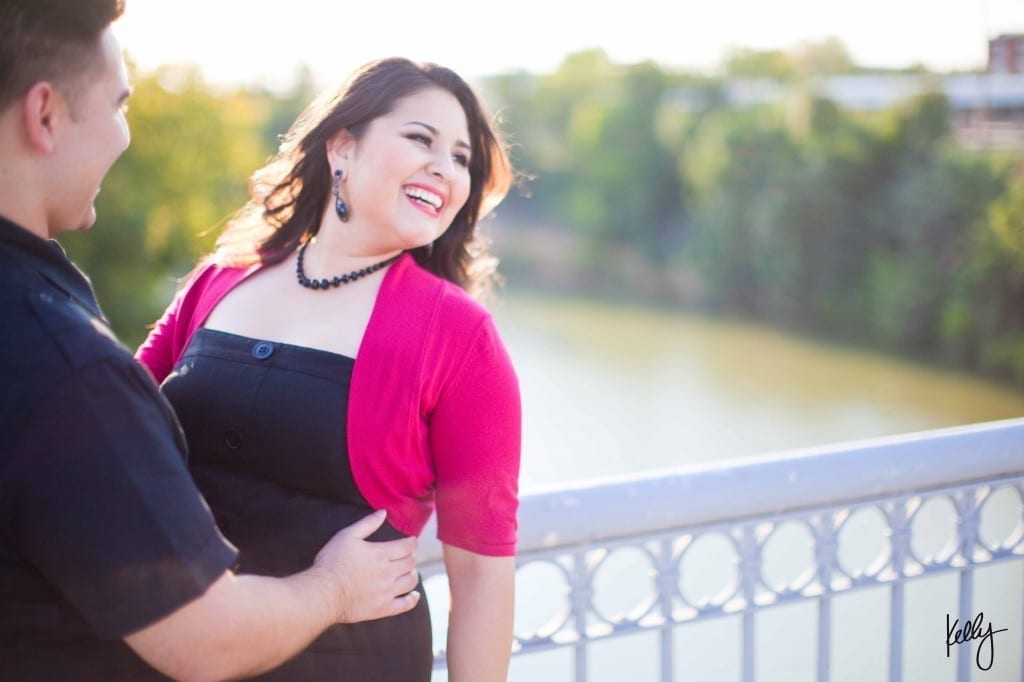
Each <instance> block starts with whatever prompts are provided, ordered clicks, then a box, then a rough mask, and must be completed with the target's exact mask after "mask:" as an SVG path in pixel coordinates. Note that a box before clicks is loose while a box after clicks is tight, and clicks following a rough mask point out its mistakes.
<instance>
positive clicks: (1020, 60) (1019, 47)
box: [988, 33, 1024, 73]
mask: <svg viewBox="0 0 1024 682" xmlns="http://www.w3.org/2000/svg"><path fill="white" fill-rule="evenodd" d="M988 72H989V73H1024V33H1007V34H1003V35H1001V36H997V37H995V38H992V39H991V40H989V41H988Z"/></svg>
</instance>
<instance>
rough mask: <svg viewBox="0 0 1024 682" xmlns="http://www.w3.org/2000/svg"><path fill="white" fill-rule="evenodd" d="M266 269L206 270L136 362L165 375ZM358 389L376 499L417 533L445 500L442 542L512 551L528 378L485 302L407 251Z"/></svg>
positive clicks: (365, 346) (387, 289)
mask: <svg viewBox="0 0 1024 682" xmlns="http://www.w3.org/2000/svg"><path fill="white" fill-rule="evenodd" d="M258 269H259V266H253V267H250V268H246V269H241V268H223V267H220V266H216V265H210V266H207V267H206V268H204V269H202V270H201V271H200V272H199V273H198V274H197V275H196V276H195V277H194V278H193V279H192V280H191V281H190V282H189V283H188V284H187V285H186V286H185V287H184V288H183V289H182V290H181V291H180V292H179V293H178V295H177V296H176V297H175V299H174V301H173V302H172V303H171V305H170V307H169V308H168V309H167V311H166V312H165V313H164V315H163V317H162V318H160V320H159V321H158V322H157V323H156V325H155V327H154V329H153V331H152V332H151V333H150V335H149V337H148V338H147V339H146V341H145V342H144V343H143V344H142V346H140V347H139V350H138V351H137V352H136V354H135V357H136V359H137V360H138V361H139V362H141V363H142V364H143V365H145V366H146V367H147V368H149V370H150V372H151V373H152V374H153V376H154V378H155V379H156V380H157V382H162V381H163V380H164V378H165V377H166V376H167V375H168V374H169V373H170V372H171V370H172V368H173V367H174V365H175V364H176V363H177V362H178V360H179V359H180V358H181V356H182V354H183V353H184V350H185V347H186V346H187V345H188V342H189V339H191V338H192V334H193V333H194V332H195V330H196V329H198V328H199V327H201V326H202V325H203V322H204V321H205V320H206V318H207V317H208V316H209V314H210V313H211V312H212V311H213V309H214V307H215V306H216V305H217V303H218V302H219V301H220V300H221V299H222V298H223V297H224V295H225V294H227V292H228V291H230V290H231V289H232V288H233V287H234V286H235V285H236V284H238V283H239V282H240V281H242V280H243V279H244V278H245V277H247V276H248V275H250V274H252V273H253V272H255V271H256V270H258ZM271 340H272V339H271ZM349 390H350V392H351V393H350V400H349V403H348V406H349V407H348V450H349V459H350V462H351V467H352V476H353V478H354V480H355V482H356V485H357V486H359V490H360V492H362V494H363V496H364V497H365V498H366V500H367V501H368V502H369V503H370V504H371V505H372V506H373V507H374V508H377V509H387V511H388V521H389V522H390V523H391V524H392V525H393V526H394V527H395V528H396V529H398V530H400V531H401V532H403V533H405V534H407V535H419V533H420V532H421V531H422V530H423V526H424V525H425V524H426V522H427V519H428V518H430V514H431V511H432V510H433V508H434V505H435V502H436V506H437V527H438V532H437V536H438V539H440V540H441V541H442V542H444V543H447V544H451V545H454V546H456V547H460V548H462V549H466V550H469V551H471V552H475V553H477V554H484V555H488V556H511V555H513V554H515V543H516V511H517V508H518V504H519V502H518V478H519V449H520V422H521V412H520V402H519V384H518V380H517V379H516V375H515V371H514V370H513V368H512V363H511V361H510V359H509V357H508V353H507V352H506V350H505V347H504V346H503V345H502V342H501V339H500V338H499V337H498V332H497V329H496V328H495V326H494V322H493V320H492V318H491V316H490V314H489V313H488V312H487V311H486V310H485V309H484V308H483V307H481V306H480V304H479V303H477V302H476V301H474V300H473V299H472V298H470V297H469V296H468V295H467V294H466V293H465V292H463V291H462V290H461V289H459V288H458V287H457V286H455V285H453V284H451V283H450V282H447V281H445V280H443V279H441V278H438V277H436V276H434V275H432V274H430V273H428V272H427V271H426V270H424V269H423V268H421V267H420V266H419V265H417V264H416V262H415V261H414V260H413V259H412V257H411V256H409V255H408V254H406V255H405V256H403V257H402V258H400V259H399V260H398V261H397V262H396V263H395V264H394V265H392V266H391V267H390V268H389V269H388V271H387V273H385V276H384V281H383V282H382V283H381V287H380V292H379V293H378V294H377V300H376V303H375V304H374V309H373V313H372V314H371V316H370V322H369V324H368V326H367V328H366V333H365V335H364V337H363V340H362V343H361V345H360V346H359V352H358V358H357V360H356V363H355V366H354V369H353V372H352V381H351V386H350V389H349Z"/></svg>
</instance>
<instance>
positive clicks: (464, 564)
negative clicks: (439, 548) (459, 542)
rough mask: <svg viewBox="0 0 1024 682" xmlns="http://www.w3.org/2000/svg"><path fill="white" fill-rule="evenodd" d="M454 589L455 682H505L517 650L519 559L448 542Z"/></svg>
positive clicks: (451, 672) (451, 644)
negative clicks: (514, 622) (515, 615)
mask: <svg viewBox="0 0 1024 682" xmlns="http://www.w3.org/2000/svg"><path fill="white" fill-rule="evenodd" d="M444 562H445V567H446V568H447V571H448V583H449V586H450V589H451V612H450V613H449V616H448V677H449V679H450V680H451V682H466V681H470V680H471V681H472V682H477V681H479V682H504V680H505V679H506V678H507V676H508V662H509V658H510V656H511V653H512V619H513V616H512V614H513V609H514V606H515V575H516V567H515V557H491V556H484V555H482V554H476V553H474V552H469V551H466V550H464V549H459V548H458V547H454V546H452V545H445V546H444Z"/></svg>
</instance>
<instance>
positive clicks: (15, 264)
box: [0, 217, 236, 680]
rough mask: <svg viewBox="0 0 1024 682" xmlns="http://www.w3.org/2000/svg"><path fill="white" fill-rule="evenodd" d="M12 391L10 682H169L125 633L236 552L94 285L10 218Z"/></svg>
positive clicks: (1, 296)
mask: <svg viewBox="0 0 1024 682" xmlns="http://www.w3.org/2000/svg"><path fill="white" fill-rule="evenodd" d="M0 386H2V390H0V679H5V680H6V679H12V680H14V679H17V680H25V679H40V680H42V679H45V680H60V679H75V680H89V679H141V678H146V677H157V674H156V673H155V672H154V671H152V670H151V669H150V668H148V667H147V666H145V664H144V663H143V662H142V661H141V659H139V658H138V657H137V656H136V655H135V654H134V653H133V652H132V651H131V650H130V649H129V648H128V647H127V645H125V644H124V643H123V642H122V641H121V638H122V637H123V636H124V635H126V634H129V633H131V632H134V631H136V630H138V629H140V628H142V627H144V626H146V625H149V624H151V623H153V622H155V621H157V620H159V619H160V618H162V617H164V616H166V615H168V614H170V613H171V612H173V611H174V610H176V609H177V608H179V607H180V606H183V605H184V604H186V603H187V602H189V601H191V600H193V599H194V598H196V597H198V596H200V595H201V594H202V593H203V592H205V590H206V589H207V588H208V587H209V586H210V585H211V584H212V583H213V582H214V581H215V580H216V579H217V578H218V577H219V576H220V575H222V574H223V572H224V571H225V570H226V569H228V568H230V567H231V565H232V564H233V562H234V560H235V555H236V553H235V551H234V549H233V548H232V547H231V546H230V545H229V544H228V543H227V542H226V541H225V540H224V538H223V537H222V536H221V535H220V533H219V532H218V531H217V529H216V527H215V525H214V523H213V519H212V518H211V516H210V514H209V510H208V509H207V507H206V505H205V503H204V502H203V500H202V498H201V497H200V495H199V493H198V491H197V490H196V488H195V485H194V484H193V482H192V479H191V477H190V476H189V474H188V471H187V469H186V466H185V456H184V452H185V449H184V440H183V438H182V435H181V430H180V428H179V427H178V424H177V421H176V420H175V418H174V414H173V412H172V411H171V409H170V407H169V406H168V404H167V402H166V401H165V400H164V398H163V397H162V396H161V394H160V393H159V391H158V389H157V387H156V385H155V383H154V382H153V380H152V379H151V378H150V377H149V375H148V374H147V373H146V371H145V370H144V369H143V368H141V367H140V366H139V365H138V364H137V363H136V362H135V361H134V360H133V359H132V357H131V355H130V354H129V353H128V351H127V350H126V349H125V348H124V347H123V346H121V344H120V343H119V342H118V341H117V340H116V338H115V337H114V335H113V333H112V332H111V331H110V329H109V327H108V325H107V323H106V320H105V319H104V318H103V315H102V313H101V312H100V309H99V306H98V305H97V303H96V299H95V296H94V295H93V292H92V288H91V286H90V285H89V282H88V280H86V279H85V277H84V276H83V275H82V274H81V272H79V271H78V269H77V268H75V266H74V265H73V264H72V263H71V261H69V260H68V259H67V257H66V256H65V255H64V252H63V250H62V249H61V248H60V246H59V245H57V243H56V242H52V241H47V240H43V239H40V238H39V237H37V236H35V235H34V234H32V233H30V232H28V231H27V230H24V229H22V228H20V227H18V226H17V225H15V224H14V223H12V222H10V221H8V220H5V219H3V218H2V217H0Z"/></svg>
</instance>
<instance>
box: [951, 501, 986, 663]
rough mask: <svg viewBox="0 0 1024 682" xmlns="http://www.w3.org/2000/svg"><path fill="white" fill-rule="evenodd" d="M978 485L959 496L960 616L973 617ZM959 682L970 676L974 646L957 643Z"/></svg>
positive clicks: (964, 617)
mask: <svg viewBox="0 0 1024 682" xmlns="http://www.w3.org/2000/svg"><path fill="white" fill-rule="evenodd" d="M979 493H980V491H979V489H978V488H971V489H969V490H965V491H963V492H962V493H960V494H959V495H957V496H956V511H957V551H958V553H959V554H960V557H961V558H962V559H963V561H964V565H963V568H961V569H960V581H959V582H960V600H959V601H960V603H959V607H958V608H959V610H960V618H962V619H964V622H966V620H967V619H968V618H970V617H971V614H972V610H973V602H974V547H975V544H976V543H977V540H978V523H979V518H978V514H979V511H978V495H979ZM956 679H957V682H969V680H970V679H971V647H970V646H960V647H957V666H956Z"/></svg>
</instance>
